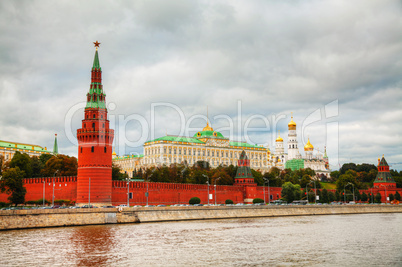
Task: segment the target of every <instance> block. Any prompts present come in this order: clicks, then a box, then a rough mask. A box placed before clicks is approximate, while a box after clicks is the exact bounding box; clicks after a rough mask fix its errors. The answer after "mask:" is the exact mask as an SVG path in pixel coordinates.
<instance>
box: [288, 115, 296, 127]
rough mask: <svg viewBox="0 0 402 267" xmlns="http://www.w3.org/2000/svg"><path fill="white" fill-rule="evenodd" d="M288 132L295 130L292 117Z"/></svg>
mask: <svg viewBox="0 0 402 267" xmlns="http://www.w3.org/2000/svg"><path fill="white" fill-rule="evenodd" d="M288 127H289V130H296V122H294V121H293V116H292V118H291V119H290V122H289V124H288Z"/></svg>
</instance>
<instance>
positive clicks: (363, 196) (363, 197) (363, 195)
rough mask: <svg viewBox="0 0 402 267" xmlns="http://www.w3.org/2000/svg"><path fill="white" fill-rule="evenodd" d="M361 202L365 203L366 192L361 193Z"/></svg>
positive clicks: (366, 198)
mask: <svg viewBox="0 0 402 267" xmlns="http://www.w3.org/2000/svg"><path fill="white" fill-rule="evenodd" d="M361 200H362V201H363V202H366V201H367V200H368V196H367V194H366V192H363V193H362V196H361Z"/></svg>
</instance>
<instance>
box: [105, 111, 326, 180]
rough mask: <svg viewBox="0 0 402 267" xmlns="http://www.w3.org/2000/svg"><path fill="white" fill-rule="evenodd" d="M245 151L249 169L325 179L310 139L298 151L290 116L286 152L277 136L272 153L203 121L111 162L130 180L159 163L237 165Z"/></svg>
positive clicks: (320, 159) (321, 160)
mask: <svg viewBox="0 0 402 267" xmlns="http://www.w3.org/2000/svg"><path fill="white" fill-rule="evenodd" d="M243 150H244V151H245V152H246V155H247V157H248V158H249V160H250V167H251V168H253V169H255V170H259V171H261V172H266V171H268V170H269V169H270V168H272V167H278V168H279V169H284V168H289V169H292V170H296V169H303V168H311V169H312V170H314V171H315V172H316V174H317V176H316V179H319V178H320V177H321V176H322V175H324V176H326V177H329V173H330V170H329V164H328V157H327V155H326V151H325V154H322V153H320V152H319V151H318V152H316V153H315V155H313V150H314V146H313V145H312V144H311V143H310V139H309V140H308V141H307V143H306V145H305V146H304V151H305V156H302V155H301V154H300V152H299V147H298V141H297V135H296V123H295V122H294V121H293V116H292V119H291V121H290V122H289V124H288V150H287V153H286V152H285V149H284V142H283V138H282V137H281V136H280V134H279V133H278V137H277V138H276V140H275V151H274V152H271V151H270V149H269V147H263V146H258V145H252V144H248V143H246V142H235V141H230V140H229V139H228V138H226V137H224V136H223V135H222V134H221V133H220V132H217V131H214V129H213V128H212V127H211V126H210V125H209V123H208V122H207V125H206V127H204V129H202V131H200V132H198V133H196V134H195V135H194V136H193V137H178V136H170V135H167V136H164V137H160V138H157V139H155V140H151V141H148V142H146V143H145V144H144V155H127V156H121V157H118V156H117V155H116V153H115V152H113V163H114V164H115V165H117V166H119V167H120V169H121V170H122V172H124V173H127V174H128V176H129V177H130V178H132V177H133V172H134V171H138V170H139V169H140V168H149V167H154V166H160V165H163V164H166V165H170V164H174V163H187V164H190V165H193V164H194V163H196V162H197V161H206V162H208V163H209V164H210V166H211V167H217V166H219V165H223V166H225V165H226V166H229V165H231V164H232V165H234V166H237V160H238V158H239V156H240V153H241V152H242V151H243Z"/></svg>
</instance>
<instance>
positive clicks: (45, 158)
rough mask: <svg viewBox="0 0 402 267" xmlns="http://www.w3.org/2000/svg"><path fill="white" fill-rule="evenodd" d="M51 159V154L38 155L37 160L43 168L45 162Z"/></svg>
mask: <svg viewBox="0 0 402 267" xmlns="http://www.w3.org/2000/svg"><path fill="white" fill-rule="evenodd" d="M52 157H53V155H52V154H42V155H40V157H39V159H40V161H41V162H42V164H43V166H45V165H46V162H47V161H48V160H49V159H51V158H52Z"/></svg>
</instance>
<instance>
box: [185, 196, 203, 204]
mask: <svg viewBox="0 0 402 267" xmlns="http://www.w3.org/2000/svg"><path fill="white" fill-rule="evenodd" d="M200 203H201V199H200V198H199V197H192V198H190V201H189V202H188V204H190V205H194V204H200Z"/></svg>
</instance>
